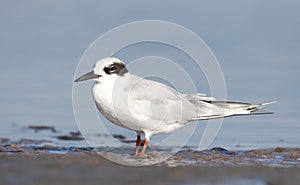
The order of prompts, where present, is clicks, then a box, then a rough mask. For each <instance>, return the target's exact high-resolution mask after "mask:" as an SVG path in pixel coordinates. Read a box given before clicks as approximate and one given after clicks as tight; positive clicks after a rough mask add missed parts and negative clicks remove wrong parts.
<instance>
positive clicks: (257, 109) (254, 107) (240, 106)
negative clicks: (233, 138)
mask: <svg viewBox="0 0 300 185" xmlns="http://www.w3.org/2000/svg"><path fill="white" fill-rule="evenodd" d="M202 102H205V103H208V104H211V105H214V106H216V107H217V108H221V109H223V110H224V112H223V113H222V114H212V115H199V116H197V117H196V118H195V119H193V120H207V119H216V118H222V117H230V116H239V115H256V114H273V112H272V111H268V110H265V109H264V108H265V107H266V106H267V105H270V104H273V103H276V101H270V102H264V103H260V104H251V103H245V102H235V101H220V100H203V101H202Z"/></svg>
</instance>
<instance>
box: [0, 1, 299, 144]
mask: <svg viewBox="0 0 300 185" xmlns="http://www.w3.org/2000/svg"><path fill="white" fill-rule="evenodd" d="M59 3H61V2H59ZM169 3H170V2H164V3H161V2H160V3H159V6H158V4H157V3H156V2H153V4H152V5H151V6H147V7H144V6H142V5H141V4H134V5H132V6H127V5H126V7H129V9H128V10H123V9H122V8H121V7H122V6H115V4H114V2H110V3H109V4H105V5H104V6H102V5H100V4H99V5H97V6H87V5H85V4H81V3H79V4H74V3H72V4H71V3H70V2H65V3H64V4H60V6H55V7H56V8H55V9H53V8H51V7H53V6H54V4H55V3H54V2H52V1H51V2H47V3H46V2H34V3H29V2H18V3H15V2H1V6H0V15H1V16H0V22H1V25H2V27H1V30H0V40H1V42H0V50H1V51H2V52H1V53H0V102H1V104H0V112H1V116H0V124H1V129H0V137H1V138H3V137H8V138H12V139H21V138H33V139H44V138H45V139H50V140H51V139H53V134H52V133H47V132H43V134H40V133H34V132H33V131H27V130H26V129H23V128H27V127H28V126H29V125H51V126H54V127H55V128H56V129H58V130H60V131H61V132H62V133H68V132H70V131H77V130H78V127H77V124H76V121H75V119H74V116H73V111H72V95H71V94H72V81H73V79H74V73H75V69H76V66H77V64H78V61H79V59H80V57H81V55H82V54H83V52H84V50H85V49H86V48H87V46H88V45H89V44H90V43H91V42H92V41H93V40H94V39H96V38H97V37H98V36H100V35H101V34H103V33H104V32H106V31H108V30H109V29H111V28H113V27H115V26H117V25H120V24H122V23H126V22H129V21H133V20H136V19H137V17H138V19H164V20H169V21H173V22H175V23H178V24H182V25H183V26H186V27H188V28H189V29H191V30H192V31H193V32H195V33H196V34H198V35H199V36H200V37H202V38H203V39H204V41H206V42H207V43H208V45H209V46H210V47H211V49H212V50H213V52H214V53H215V55H216V57H217V58H218V60H219V63H220V65H221V67H222V70H223V73H224V76H225V80H226V85H227V94H228V99H230V100H239V101H249V102H254V103H258V102H262V101H269V100H277V101H278V103H277V104H275V105H272V106H271V107H270V108H271V109H272V110H274V112H275V114H274V115H266V116H252V117H238V118H228V119H226V120H225V121H224V124H223V126H222V129H221V130H220V133H219V135H218V137H217V138H216V140H215V141H214V143H212V145H211V147H217V146H218V147H220V146H221V147H225V148H228V149H242V150H248V149H253V148H270V147H278V146H281V147H298V146H299V141H300V135H299V131H300V124H299V116H300V114H299V113H300V112H299V107H300V101H299V97H300V95H299V93H298V92H299V89H300V85H299V83H298V81H299V79H300V73H299V70H300V63H299V60H300V57H299V55H298V51H299V48H300V47H299V43H300V35H299V32H300V30H299V29H300V26H299V25H300V24H299V19H298V17H299V16H300V15H299V14H300V12H299V11H298V10H297V8H296V7H299V3H298V2H294V1H285V2H281V3H280V2H279V3H274V2H273V1H272V2H271V1H265V2H264V3H266V5H268V6H264V5H261V2H256V1H253V2H248V3H241V2H239V1H236V2H234V3H230V4H226V3H225V2H223V3H218V4H214V3H213V4H211V3H207V4H193V5H191V4H188V3H186V4H182V3H178V4H176V3H175V4H174V3H172V5H174V7H173V8H172V10H171V9H170V8H169ZM118 4H120V2H118ZM231 4H232V5H234V6H231ZM270 4H271V6H270ZM108 7H114V8H113V9H112V8H108ZM151 7H152V8H151ZM156 7H160V8H159V10H157V9H156ZM78 10H80V11H78ZM137 10H139V11H138V12H137ZM178 12H180V13H178ZM278 12H280V13H278ZM170 15H172V16H170ZM46 20H48V21H46ZM99 52H101V51H99ZM148 55H156V56H164V57H167V58H170V59H173V60H174V61H175V62H176V63H178V64H179V65H181V66H183V67H184V69H185V70H186V71H187V72H188V74H190V76H191V77H192V78H193V79H195V81H197V89H199V91H200V92H203V93H207V94H210V90H209V86H208V84H207V82H206V79H205V76H203V74H200V75H199V74H198V73H197V71H195V70H194V68H193V66H192V65H191V64H190V63H189V62H188V61H189V59H188V57H186V56H185V55H184V54H182V53H180V52H178V51H177V50H175V49H174V48H170V47H167V46H164V45H159V44H151V43H147V44H140V45H136V46H132V47H128V48H125V49H123V50H122V51H120V52H119V53H118V55H117V56H118V57H120V58H121V59H122V60H125V61H127V60H128V61H130V60H132V59H135V58H138V57H143V56H148ZM135 72H136V73H138V72H139V71H135ZM199 76H200V77H201V78H199V79H198V77H199ZM177 80H178V79H177ZM181 89H182V90H183V91H184V83H182V88H181ZM107 125H109V124H108V123H107ZM205 126H206V122H201V123H199V126H198V127H197V129H196V131H195V133H194V135H193V137H192V138H191V140H190V142H189V143H187V145H189V146H196V147H197V146H198V144H199V139H200V138H201V136H202V134H203V130H204V128H205ZM108 127H113V128H111V132H112V133H113V134H121V135H125V136H126V137H127V138H132V139H134V138H135V134H134V133H132V132H130V131H126V130H124V129H119V128H115V127H114V126H108ZM44 134H45V135H44ZM54 135H56V134H54ZM163 137H165V136H158V137H153V141H152V142H153V144H154V145H155V144H156V143H158V142H159V140H160V139H161V138H163ZM65 144H66V145H67V142H66V143H65ZM73 144H74V143H73ZM77 144H78V145H81V144H80V142H77ZM75 145H76V144H75Z"/></svg>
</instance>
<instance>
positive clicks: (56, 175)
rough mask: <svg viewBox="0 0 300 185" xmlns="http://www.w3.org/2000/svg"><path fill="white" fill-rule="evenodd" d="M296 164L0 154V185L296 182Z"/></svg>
mask: <svg viewBox="0 0 300 185" xmlns="http://www.w3.org/2000/svg"><path fill="white" fill-rule="evenodd" d="M299 174H300V168H299V167H288V168H284V167H270V166H263V165H250V166H248V165H237V166H228V165H224V164H220V165H218V166H207V165H188V166H177V167H167V166H150V167H149V166H148V167H128V166H123V165H118V164H115V163H112V162H110V161H108V160H106V159H103V158H102V157H100V156H99V155H94V154H43V155H28V154H22V153H18V154H1V155H0V179H1V181H0V184H7V185H10V184H75V185H76V184H124V185H126V184H228V185H229V184H233V185H234V184H249V185H250V184H251V185H253V184H254V185H255V184H257V185H265V184H266V185H282V184H298V183H299V182H300V176H299Z"/></svg>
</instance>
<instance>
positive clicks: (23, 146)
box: [0, 138, 300, 167]
mask: <svg viewBox="0 0 300 185" xmlns="http://www.w3.org/2000/svg"><path fill="white" fill-rule="evenodd" d="M68 142H72V141H68ZM73 142H74V141H73ZM0 144H1V145H0V154H17V153H21V154H26V155H45V154H81V155H97V154H99V155H101V156H102V157H104V158H106V159H108V160H110V161H113V162H116V163H118V164H123V165H130V166H145V165H146V166H148V165H155V166H189V165H192V166H194V165H199V166H219V165H229V166H242V165H262V166H282V167H291V166H298V167H299V166H300V148H280V147H277V148H270V149H257V150H247V151H245V150H242V151H238V150H237V151H229V150H226V149H224V148H212V149H208V150H204V151H198V150H196V149H194V148H193V147H188V146H187V147H184V148H176V147H159V146H151V147H149V148H148V150H147V152H146V154H145V155H144V156H140V155H138V156H134V155H133V151H134V144H132V146H131V147H128V146H129V145H124V146H123V147H117V148H112V147H97V148H92V147H75V146H62V145H56V144H57V143H56V142H53V141H51V140H34V139H20V140H11V139H9V138H2V139H0Z"/></svg>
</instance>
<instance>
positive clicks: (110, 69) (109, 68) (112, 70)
mask: <svg viewBox="0 0 300 185" xmlns="http://www.w3.org/2000/svg"><path fill="white" fill-rule="evenodd" d="M108 70H109V71H110V72H114V71H115V70H116V67H115V66H109V67H108Z"/></svg>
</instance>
